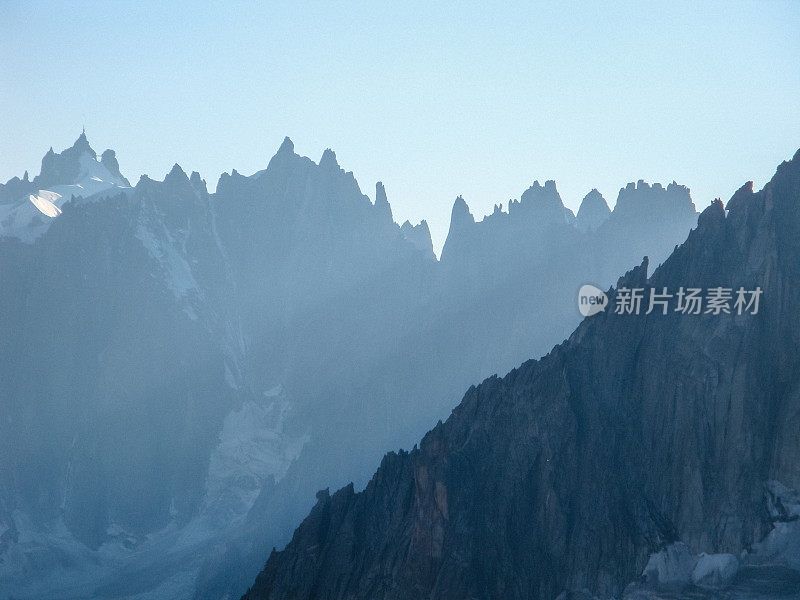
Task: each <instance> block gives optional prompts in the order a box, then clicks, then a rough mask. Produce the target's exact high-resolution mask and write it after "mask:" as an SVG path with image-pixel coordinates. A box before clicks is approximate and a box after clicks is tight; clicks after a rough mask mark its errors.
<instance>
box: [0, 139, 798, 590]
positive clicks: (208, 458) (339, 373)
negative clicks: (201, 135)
mask: <svg viewBox="0 0 800 600" xmlns="http://www.w3.org/2000/svg"><path fill="white" fill-rule="evenodd" d="M123 164H124V161H123ZM49 215H55V216H49ZM696 224H697V213H696V211H695V208H694V204H693V203H692V200H691V198H690V196H689V190H688V189H687V188H685V187H682V186H679V185H677V184H674V183H673V184H670V185H669V186H667V187H666V188H665V187H662V186H660V185H658V184H654V185H652V186H650V185H648V184H645V183H644V182H639V183H638V184H629V185H628V186H627V187H625V188H623V189H622V190H621V191H620V194H619V198H618V199H617V203H616V205H615V208H614V210H613V211H609V210H608V205H607V203H606V202H605V200H604V199H603V198H602V196H600V195H599V193H597V192H596V191H593V192H591V193H590V194H589V195H587V197H586V199H584V202H583V204H582V206H581V209H580V210H579V211H578V214H577V216H575V215H574V214H573V213H572V212H571V211H570V210H568V209H567V208H566V207H564V205H563V203H562V201H561V198H560V196H559V194H558V191H557V189H556V185H555V183H554V182H552V181H547V182H546V183H545V184H544V185H543V186H542V185H540V184H539V183H538V182H537V183H534V185H533V186H531V187H530V188H529V189H528V190H526V191H525V192H523V194H522V195H521V197H520V199H519V200H513V201H511V202H510V203H509V204H508V208H507V210H503V209H502V207H501V206H500V205H498V206H497V207H496V209H495V211H494V213H493V214H491V215H488V216H486V217H484V218H483V219H482V220H479V221H478V220H476V219H475V218H474V216H473V215H472V214H471V212H470V210H469V207H468V205H467V203H466V202H465V201H464V199H462V198H460V197H459V198H458V199H457V200H456V201H455V203H454V206H453V211H452V219H451V225H450V231H449V234H448V236H447V241H446V243H445V246H444V249H443V251H442V256H441V260H437V259H436V257H435V255H434V253H433V248H432V243H431V237H430V231H429V229H428V226H427V223H426V222H425V221H422V222H421V223H419V224H417V225H413V224H411V223H409V222H406V223H403V224H402V226H401V225H398V224H397V223H396V222H395V221H394V219H393V215H392V210H391V206H390V204H389V200H388V197H387V192H386V190H385V188H384V186H383V185H382V184H380V183H378V184H377V185H376V191H375V197H374V201H372V200H371V199H370V198H369V197H368V196H366V195H365V194H363V193H362V192H361V189H360V187H359V185H358V183H357V182H356V180H355V177H354V176H353V174H352V173H351V172H346V171H345V170H344V169H342V168H341V167H340V166H339V164H338V162H337V159H336V156H335V154H334V153H333V152H332V151H331V150H326V151H325V152H324V154H323V155H322V157H321V158H320V160H319V162H318V163H315V162H314V161H312V160H311V159H309V158H306V157H302V156H299V155H298V154H296V153H295V151H294V146H293V144H292V142H291V140H289V139H288V138H287V139H286V140H285V141H284V142H283V144H282V145H281V147H280V148H279V150H278V152H277V153H276V155H275V156H274V157H272V159H271V160H270V161H269V163H268V165H267V167H266V168H265V169H264V170H262V171H259V172H257V173H255V174H254V175H252V176H244V175H241V174H239V173H237V172H236V171H235V170H234V171H233V172H231V173H230V174H223V175H222V177H220V180H219V182H218V184H217V187H216V192H215V193H213V194H209V193H208V191H207V188H206V184H205V182H204V181H203V179H202V178H201V176H200V174H198V173H196V172H193V173H191V174H190V175H187V173H186V172H185V171H184V170H183V169H182V168H181V167H180V166H179V165H175V166H174V167H173V169H172V170H171V171H170V173H169V174H168V175H167V176H166V177H165V178H164V180H163V181H154V180H152V179H150V178H148V177H147V176H142V177H141V178H140V179H139V181H138V182H137V183H136V185H135V186H131V185H130V183H129V182H128V180H127V179H126V178H125V177H123V176H122V173H121V171H120V166H119V164H118V162H117V158H116V155H115V154H114V152H113V151H111V150H106V151H105V152H103V153H102V155H101V158H100V159H99V160H98V158H97V153H96V152H95V151H94V150H93V149H92V148H91V146H90V145H89V142H88V140H87V139H86V136H85V135H84V134H82V135H81V136H80V137H79V138H78V140H77V141H76V143H75V144H74V145H73V146H72V147H71V148H69V149H67V150H65V151H63V152H61V153H60V154H56V153H54V152H53V151H52V150H51V151H50V152H48V153H47V155H45V157H44V159H43V161H42V167H41V172H40V174H39V175H37V176H36V177H34V178H33V180H31V179H30V178H29V177H28V176H27V174H26V176H23V177H22V178H21V179H20V178H14V179H12V180H10V181H9V182H8V183H6V184H5V185H0V302H1V303H2V305H3V307H4V310H3V311H2V312H0V387H2V389H3V391H4V401H3V402H2V404H1V405H0V449H2V452H0V596H1V597H4V598H5V597H12V596H13V597H14V598H18V599H19V598H34V597H35V598H88V597H91V598H116V597H130V598H137V597H139V598H142V599H143V598H147V597H153V598H189V597H198V598H218V597H223V596H224V595H225V594H228V595H229V597H235V596H237V595H239V594H241V593H242V592H244V591H245V589H246V588H247V586H248V585H250V584H251V583H252V581H253V579H254V578H255V576H256V574H257V573H258V571H259V570H260V569H261V568H262V567H263V566H264V560H265V559H266V557H267V556H268V554H269V551H270V549H271V548H272V547H273V546H282V545H283V544H285V543H286V542H287V541H288V540H289V539H290V536H291V532H292V530H293V529H294V527H295V526H296V524H297V523H298V522H299V521H300V519H301V518H302V517H303V516H304V515H305V514H307V512H308V510H309V509H310V508H311V506H312V505H313V503H314V494H315V493H316V491H317V490H319V489H320V488H323V487H326V486H332V487H339V486H342V485H345V484H347V483H348V482H351V481H352V482H354V483H355V487H356V488H361V487H362V486H363V485H365V484H366V483H367V482H368V481H369V477H370V476H371V474H372V472H373V470H374V465H375V464H377V463H378V461H379V460H380V457H381V456H382V455H384V454H385V452H387V451H388V450H392V449H396V448H399V447H406V448H407V447H410V446H411V444H413V443H414V441H415V440H417V439H419V437H420V436H421V435H422V434H423V433H424V432H425V431H426V430H427V429H429V427H430V425H431V424H432V423H435V422H436V421H437V419H440V418H444V417H445V416H446V415H447V414H448V413H449V412H450V410H451V409H452V407H453V406H455V405H456V404H457V402H458V400H459V398H461V396H462V395H463V392H464V390H465V389H467V388H469V386H470V385H472V384H474V383H477V382H478V381H481V380H482V379H484V378H485V377H487V376H490V375H492V374H493V373H505V372H507V371H508V370H509V369H512V368H514V367H516V366H517V365H519V364H520V363H522V362H523V361H525V360H528V359H529V358H531V357H540V356H542V355H543V354H544V353H546V352H548V351H549V350H550V348H552V346H553V345H554V344H557V343H559V342H561V341H562V340H563V339H565V338H566V337H567V336H568V335H569V334H570V332H571V331H572V330H573V329H574V328H575V326H576V325H577V324H578V323H579V320H580V315H579V313H578V312H577V310H576V308H575V296H576V292H577V290H578V288H579V287H580V286H581V285H582V284H584V283H594V284H596V285H598V286H600V287H601V288H603V289H607V288H608V287H609V286H610V285H611V284H612V283H613V282H614V281H616V279H617V277H618V276H619V274H620V273H622V272H624V271H625V270H627V269H628V268H629V267H630V266H631V265H634V264H639V263H640V262H641V259H642V256H644V255H647V256H649V257H650V259H651V262H652V263H653V264H658V263H659V262H661V261H663V260H664V259H666V257H667V256H668V255H669V254H670V252H671V251H672V250H673V248H674V247H675V246H676V245H677V244H680V243H681V242H683V240H685V238H686V235H687V234H688V232H689V231H690V229H691V228H692V227H695V225H696ZM584 327H585V326H584ZM393 460H394V459H393ZM403 460H407V459H403ZM477 464H480V463H476V465H477ZM487 464H488V463H487ZM487 468H489V467H487ZM788 483H791V482H788ZM326 543H327V541H326ZM290 548H291V547H290ZM290 554H291V551H290ZM638 556H639V555H638V554H637V557H638ZM637 560H638V558H637ZM272 564H273V565H274V564H275V563H274V562H273V563H272ZM302 568H303V569H304V570H305V569H307V567H306V566H305V565H304V566H303V567H302ZM309 577H312V576H311V575H309ZM559 581H560V580H559ZM548 585H549V584H548ZM147 594H150V595H149V596H148V595H147Z"/></svg>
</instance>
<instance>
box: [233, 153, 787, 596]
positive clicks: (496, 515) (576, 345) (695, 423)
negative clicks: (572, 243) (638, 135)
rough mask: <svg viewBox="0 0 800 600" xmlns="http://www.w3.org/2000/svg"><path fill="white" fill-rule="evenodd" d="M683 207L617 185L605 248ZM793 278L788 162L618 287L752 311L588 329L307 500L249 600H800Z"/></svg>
mask: <svg viewBox="0 0 800 600" xmlns="http://www.w3.org/2000/svg"><path fill="white" fill-rule="evenodd" d="M640 197H641V198H643V199H644V202H643V203H642V204H639V199H640ZM685 197H688V191H687V190H686V189H685V188H681V187H680V186H675V185H672V186H669V187H668V188H666V189H664V188H661V187H660V186H652V187H651V186H648V185H646V184H643V183H641V182H640V183H639V184H637V185H635V186H633V185H631V186H628V187H627V188H625V190H623V192H622V193H621V194H620V200H619V201H618V203H617V207H616V208H615V210H614V213H612V215H611V216H610V217H609V218H608V220H607V221H606V223H604V224H602V225H601V226H600V227H599V228H598V231H600V230H602V229H604V228H606V227H609V228H610V227H614V223H613V222H612V218H614V215H615V214H616V213H617V212H618V210H619V215H620V218H622V217H623V216H624V217H625V218H636V217H637V216H640V215H642V214H644V212H646V213H647V214H650V212H651V211H652V210H654V207H655V205H656V204H658V203H660V202H662V201H665V204H664V205H662V206H665V211H667V210H669V207H672V208H673V209H677V210H683V209H682V207H683V206H684V198H685ZM634 198H636V200H635V201H634ZM648 202H652V203H653V204H651V205H650V210H648V211H644V212H643V211H641V210H640V209H642V208H643V207H645V206H647V204H646V203H648ZM457 211H458V215H460V216H459V219H460V223H461V225H460V227H464V228H469V227H474V226H475V225H474V224H472V223H471V220H470V219H469V218H467V215H466V213H465V210H464V207H463V206H461V205H460V203H459V205H458V206H457ZM549 214H550V215H551V216H552V217H553V219H554V221H560V220H561V215H558V214H557V213H556V211H549ZM512 215H513V212H512ZM455 217H456V209H454V219H455ZM497 222H498V223H501V222H502V221H499V219H498V221H497ZM490 223H491V221H490ZM499 226H500V225H498V227H499ZM486 227H487V229H486V232H488V231H489V229H488V227H489V226H488V225H487V226H486ZM451 233H452V232H451ZM456 239H457V238H456ZM449 241H450V239H449V238H448V242H449ZM482 249H483V248H482ZM445 258H448V259H449V258H450V256H446V255H444V254H443V260H442V262H443V263H444V262H445ZM799 275H800V151H798V153H797V154H795V156H794V158H793V159H792V161H790V162H786V163H783V164H782V165H781V166H780V167H779V168H778V170H777V173H776V174H775V176H774V177H773V179H772V180H771V181H770V182H769V183H768V184H767V185H766V186H765V187H764V189H762V190H761V191H760V192H757V193H756V192H754V191H753V189H752V183H750V184H747V185H745V186H743V187H742V188H741V189H740V190H739V191H738V192H737V193H736V194H735V195H734V196H733V197H732V198H731V199H730V201H729V202H728V203H727V206H725V207H723V204H722V202H720V201H719V200H716V201H714V202H713V203H712V204H711V206H709V207H708V208H707V209H706V210H705V211H704V212H703V213H702V214H701V215H700V218H699V223H698V226H697V229H696V230H694V231H692V233H691V234H690V235H689V237H688V239H687V240H686V241H685V243H683V244H682V245H680V247H678V248H676V249H675V251H674V252H673V253H672V255H671V256H670V257H669V258H668V259H667V260H666V261H665V262H664V263H663V264H662V265H661V266H660V267H659V268H657V269H656V270H655V272H654V273H653V274H652V276H649V277H648V261H647V259H646V258H645V260H644V261H643V262H642V263H641V265H640V266H638V267H635V268H634V269H632V270H631V271H629V272H628V273H627V274H626V275H625V276H624V277H622V278H621V279H620V280H619V281H618V283H617V286H616V289H614V290H611V298H612V302H614V301H615V300H616V299H618V298H619V297H621V295H622V294H623V291H624V290H628V291H630V289H632V288H642V289H643V290H644V292H645V295H649V293H650V290H656V291H658V292H659V293H661V292H663V290H664V289H669V290H678V289H680V288H682V287H696V288H701V289H708V288H713V287H715V286H725V287H729V288H732V289H734V290H735V289H737V288H739V287H740V286H741V287H742V288H744V289H747V290H755V289H759V290H761V292H762V293H763V295H762V296H761V298H762V302H761V304H760V308H759V310H758V312H757V313H756V312H754V313H752V314H741V313H739V312H737V311H733V312H728V313H726V312H724V311H723V312H719V313H718V314H714V313H713V312H710V311H708V310H706V311H705V312H703V313H702V314H697V315H691V314H689V315H687V314H682V313H680V312H676V311H668V312H667V313H665V314H662V313H661V311H658V310H657V311H654V312H652V313H650V314H644V313H642V314H617V312H616V311H606V312H601V313H599V314H597V315H594V316H591V317H589V318H587V319H586V320H585V321H583V322H582V323H581V324H580V325H579V326H578V328H577V329H576V330H575V331H574V333H573V334H572V335H571V336H570V337H569V339H568V340H567V341H566V342H564V343H562V344H559V345H557V346H555V347H554V348H553V349H552V351H551V352H550V353H548V354H547V355H546V356H544V357H543V358H541V359H540V360H530V361H527V362H525V363H523V364H522V366H520V367H519V368H516V369H513V370H512V371H511V372H510V373H508V375H506V376H505V377H502V378H499V377H497V376H493V377H490V378H488V379H486V380H485V381H483V383H481V384H480V385H478V386H477V387H471V388H470V389H469V390H468V391H467V393H466V395H465V396H464V397H463V400H462V401H461V403H460V404H459V405H458V406H457V407H456V408H455V410H454V411H453V413H452V415H451V416H450V417H449V418H448V419H447V421H446V422H444V423H442V422H439V424H438V425H437V426H436V427H435V428H433V429H432V430H431V431H429V432H428V433H427V434H426V435H425V436H424V437H423V438H422V441H421V443H420V444H419V446H418V447H417V446H416V445H415V446H414V449H413V450H412V451H410V452H405V451H400V452H391V453H389V454H387V455H386V456H385V457H384V458H383V460H382V462H381V464H380V467H379V469H378V470H377V472H376V473H375V474H374V475H373V477H372V479H371V480H370V482H369V483H368V484H367V486H366V488H365V489H364V491H362V492H359V493H356V491H355V489H354V486H353V485H349V486H347V487H343V488H342V489H340V490H339V491H338V492H336V493H334V494H330V492H329V491H328V490H323V491H321V492H319V493H318V495H317V504H316V506H315V507H314V508H313V509H312V511H311V513H310V515H309V516H308V517H307V518H306V519H305V520H304V521H303V522H302V524H301V525H300V526H299V527H298V529H297V530H296V531H295V533H294V536H293V539H292V541H291V543H290V544H289V545H288V546H287V547H286V549H285V550H283V551H280V552H277V551H275V550H273V551H272V553H271V555H270V557H269V560H268V561H267V564H266V567H265V569H264V570H263V571H262V573H261V574H260V575H259V577H258V578H257V580H256V581H255V584H254V585H253V586H252V588H251V589H250V590H249V591H248V593H247V594H246V596H245V598H247V599H248V600H262V599H272V598H281V599H284V600H288V599H293V598H304V599H314V598H329V599H332V598H350V599H357V598H365V599H366V598H370V599H375V598H386V599H389V598H396V599H401V598H408V599H415V598H454V599H455V598H507V599H510V598H541V599H543V600H544V599H549V598H556V597H558V598H560V599H563V600H566V599H569V598H581V599H586V600H591V599H592V598H620V597H622V598H626V599H629V600H634V599H636V600H644V599H656V598H663V599H666V598H686V599H688V598H692V599H708V600H711V599H712V598H715V599H718V598H762V599H763V598H774V599H777V598H798V597H800V521H798V517H799V516H800V495H798V493H797V490H798V489H799V488H800V468H799V467H800V462H799V461H798V456H800V445H799V444H800V437H798V435H797V433H798V431H800V387H798V386H799V383H800V382H799V381H798V372H800V357H799V355H798V348H800V328H798V319H797V315H798V314H799V313H800V290H799V289H798V286H797V285H796V284H797V282H798V276H799Z"/></svg>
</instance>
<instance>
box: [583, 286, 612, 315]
mask: <svg viewBox="0 0 800 600" xmlns="http://www.w3.org/2000/svg"><path fill="white" fill-rule="evenodd" d="M606 306H608V296H606V293H605V292H604V291H603V290H601V289H600V288H598V287H595V286H593V285H591V284H588V283H587V284H586V285H584V286H581V289H580V290H579V291H578V310H579V311H581V314H582V315H583V316H584V317H591V316H592V315H596V314H597V313H599V312H603V311H604V310H605V309H606Z"/></svg>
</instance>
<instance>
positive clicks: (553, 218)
mask: <svg viewBox="0 0 800 600" xmlns="http://www.w3.org/2000/svg"><path fill="white" fill-rule="evenodd" d="M508 213H509V215H511V216H519V217H521V218H523V219H525V220H526V221H530V222H531V223H536V224H538V225H549V224H555V223H571V222H572V221H573V220H574V218H575V215H574V214H573V213H572V211H571V210H569V209H567V208H566V207H565V206H564V203H563V202H562V201H561V196H560V195H559V193H558V190H557V189H556V182H555V181H553V180H552V179H549V180H547V181H545V183H544V186H542V185H541V184H540V183H539V182H538V181H534V182H533V185H532V186H531V187H529V188H528V189H527V190H525V191H524V192H523V193H522V196H520V199H519V202H512V203H509V206H508Z"/></svg>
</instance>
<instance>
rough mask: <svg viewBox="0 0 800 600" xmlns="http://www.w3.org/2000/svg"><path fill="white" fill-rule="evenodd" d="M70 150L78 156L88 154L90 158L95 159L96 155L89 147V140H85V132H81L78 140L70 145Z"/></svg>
mask: <svg viewBox="0 0 800 600" xmlns="http://www.w3.org/2000/svg"><path fill="white" fill-rule="evenodd" d="M72 150H75V151H77V152H78V154H79V155H81V154H85V153H88V154H89V155H91V157H92V158H95V159H96V158H97V153H96V152H95V151H94V150H93V149H92V147H91V146H90V145H89V140H88V139H87V138H86V130H85V129H84V130H83V131H81V134H80V135H79V136H78V139H77V140H75V143H74V144H72Z"/></svg>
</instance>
